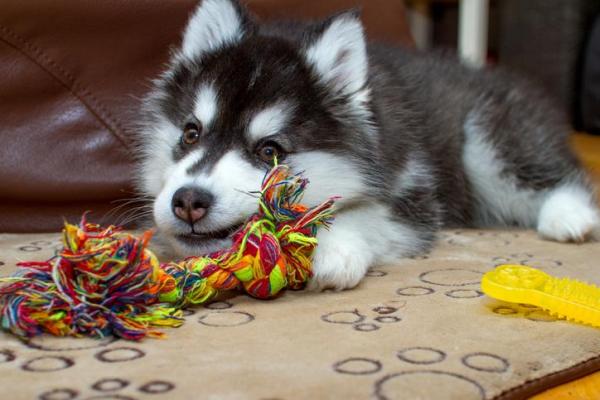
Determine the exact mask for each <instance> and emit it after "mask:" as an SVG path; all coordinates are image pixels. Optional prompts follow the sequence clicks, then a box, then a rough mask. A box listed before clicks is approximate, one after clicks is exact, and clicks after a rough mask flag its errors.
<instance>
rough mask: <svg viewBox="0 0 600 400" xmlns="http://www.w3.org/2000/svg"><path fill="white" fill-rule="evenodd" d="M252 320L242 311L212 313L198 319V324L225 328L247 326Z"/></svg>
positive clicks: (252, 316) (251, 316) (249, 315)
mask: <svg viewBox="0 0 600 400" xmlns="http://www.w3.org/2000/svg"><path fill="white" fill-rule="evenodd" d="M254 318H255V317H254V315H252V314H250V313H247V312H244V311H213V312H210V313H208V314H204V315H201V316H200V317H198V322H199V323H201V324H202V325H206V326H212V327H218V328H225V327H231V326H239V325H245V324H249V323H250V322H252V321H254Z"/></svg>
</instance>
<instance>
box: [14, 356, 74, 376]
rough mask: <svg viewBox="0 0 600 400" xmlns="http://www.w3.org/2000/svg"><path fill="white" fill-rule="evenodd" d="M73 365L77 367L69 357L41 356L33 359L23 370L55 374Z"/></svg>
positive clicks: (24, 365)
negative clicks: (54, 372)
mask: <svg viewBox="0 0 600 400" xmlns="http://www.w3.org/2000/svg"><path fill="white" fill-rule="evenodd" d="M73 365H75V361H73V360H71V359H70V358H67V357H60V356H41V357H36V358H32V359H31V360H29V361H27V362H26V363H25V364H23V366H22V367H21V368H22V369H23V370H25V371H29V372H53V371H60V370H62V369H67V368H71V367H72V366H73Z"/></svg>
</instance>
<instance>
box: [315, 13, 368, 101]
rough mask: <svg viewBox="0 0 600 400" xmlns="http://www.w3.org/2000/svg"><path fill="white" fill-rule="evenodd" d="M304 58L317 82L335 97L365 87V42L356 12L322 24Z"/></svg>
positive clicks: (366, 68)
mask: <svg viewBox="0 0 600 400" xmlns="http://www.w3.org/2000/svg"><path fill="white" fill-rule="evenodd" d="M304 54H305V57H306V60H307V61H308V63H309V65H311V66H312V68H313V69H314V71H315V72H316V73H317V75H318V76H319V79H320V80H321V81H322V82H323V83H325V84H326V85H327V86H328V87H330V88H332V89H333V91H334V92H335V93H336V94H340V95H349V96H352V95H353V94H355V93H357V92H359V91H360V90H361V89H363V88H364V86H365V85H366V83H367V76H368V75H367V74H368V67H369V66H368V61H367V50H366V39H365V33H364V29H363V26H362V23H361V21H360V15H359V13H358V12H357V11H351V12H346V13H343V14H339V15H337V16H335V17H332V18H331V19H329V20H328V21H326V22H325V23H324V25H322V26H321V27H319V29H318V30H317V32H316V33H315V34H313V35H311V38H310V39H309V40H308V43H307V44H306V45H305V51H304Z"/></svg>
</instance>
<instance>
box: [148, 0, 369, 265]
mask: <svg viewBox="0 0 600 400" xmlns="http://www.w3.org/2000/svg"><path fill="white" fill-rule="evenodd" d="M144 115H145V120H146V125H145V127H144V129H143V132H142V135H141V137H140V146H141V154H142V160H141V168H140V171H139V175H138V177H139V184H140V185H139V186H140V188H141V190H142V191H143V192H144V193H145V194H147V195H150V196H152V197H153V198H155V200H154V206H153V208H154V220H155V223H156V225H157V227H158V230H159V233H161V234H162V235H163V236H164V238H166V239H167V241H168V242H169V243H170V244H171V245H172V247H173V249H174V250H175V251H176V253H178V255H180V256H186V255H192V254H200V253H205V252H208V251H213V250H216V249H219V248H223V247H225V246H227V245H228V244H229V239H228V236H229V235H230V234H231V233H232V232H233V231H234V230H235V229H236V228H238V227H239V226H240V225H241V224H242V223H243V221H244V220H245V219H246V218H247V217H248V216H249V215H250V214H252V213H254V212H255V211H256V210H257V201H256V198H255V197H253V196H251V195H250V194H249V192H255V191H257V190H258V189H259V188H260V186H261V182H262V179H263V177H264V175H265V172H266V171H268V169H269V168H270V167H271V166H272V165H273V163H274V161H275V159H277V160H278V161H279V162H284V163H286V164H288V165H290V167H291V168H292V170H293V171H295V172H300V171H304V173H305V175H306V176H307V177H308V178H309V179H310V182H311V184H310V185H309V189H308V191H307V192H306V194H305V197H304V202H305V203H307V204H317V203H319V202H321V201H323V200H324V199H325V198H327V197H328V196H332V195H340V196H343V198H344V199H345V200H346V201H351V200H352V199H356V198H357V197H360V196H361V195H362V193H363V192H364V183H363V182H364V179H362V175H361V163H362V162H363V161H364V158H365V151H366V150H365V149H367V148H369V146H370V145H371V144H372V141H373V138H372V137H371V136H372V135H374V132H373V127H372V126H371V123H370V112H369V90H368V88H367V61H366V51H365V43H364V37H363V30H362V26H361V24H360V22H359V21H358V19H357V18H356V16H354V15H349V14H345V15H342V16H340V17H337V18H335V19H332V20H330V21H328V22H326V23H323V24H320V25H319V26H313V27H310V28H307V30H306V31H304V32H301V33H299V34H298V32H296V33H294V34H289V35H287V36H286V35H285V34H284V35H276V34H274V31H273V30H271V29H269V30H266V29H262V28H261V27H260V26H257V25H255V24H254V23H252V22H251V21H250V19H249V17H248V15H247V14H246V12H245V11H244V10H243V9H242V8H241V7H240V6H239V4H237V2H235V1H233V0H204V1H203V3H202V4H201V5H200V7H199V8H198V9H197V10H196V12H195V13H194V15H193V16H192V18H191V20H190V22H189V24H188V27H187V29H186V31H185V34H184V40H183V44H182V47H181V49H180V50H179V51H178V52H176V53H175V55H174V56H173V60H172V63H171V67H170V69H169V70H168V71H167V72H165V73H164V74H163V75H162V76H161V77H160V78H159V79H158V80H157V81H155V88H154V90H153V92H152V93H151V94H150V95H149V96H148V98H147V99H146V103H145V113H144Z"/></svg>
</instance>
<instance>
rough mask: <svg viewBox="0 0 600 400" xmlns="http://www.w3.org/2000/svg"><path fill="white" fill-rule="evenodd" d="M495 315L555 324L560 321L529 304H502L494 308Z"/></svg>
mask: <svg viewBox="0 0 600 400" xmlns="http://www.w3.org/2000/svg"><path fill="white" fill-rule="evenodd" d="M492 311H493V312H494V313H495V314H499V315H504V316H513V317H519V318H523V317H524V318H526V319H528V320H529V321H533V322H554V321H558V319H557V318H556V317H553V316H552V315H550V314H549V313H548V312H546V311H544V310H543V309H541V308H539V307H536V306H531V305H529V304H509V303H502V304H500V305H496V306H494V307H493V308H492Z"/></svg>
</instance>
